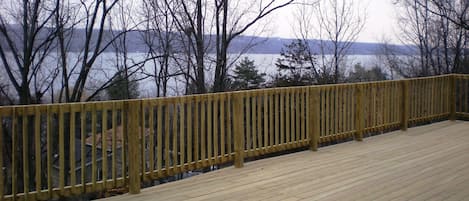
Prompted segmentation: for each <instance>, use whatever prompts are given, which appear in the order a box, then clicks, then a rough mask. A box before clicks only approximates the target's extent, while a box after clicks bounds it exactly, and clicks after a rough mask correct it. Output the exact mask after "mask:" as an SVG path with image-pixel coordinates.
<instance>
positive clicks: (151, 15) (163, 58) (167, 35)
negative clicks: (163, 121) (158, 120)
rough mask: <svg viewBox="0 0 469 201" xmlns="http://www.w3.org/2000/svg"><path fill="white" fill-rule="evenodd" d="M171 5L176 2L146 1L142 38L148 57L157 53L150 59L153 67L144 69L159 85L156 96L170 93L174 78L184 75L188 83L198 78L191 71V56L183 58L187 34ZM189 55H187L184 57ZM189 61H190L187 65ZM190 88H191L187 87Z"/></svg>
mask: <svg viewBox="0 0 469 201" xmlns="http://www.w3.org/2000/svg"><path fill="white" fill-rule="evenodd" d="M168 6H176V4H165V2H162V1H157V0H145V1H143V4H142V9H141V10H142V18H143V19H144V23H143V24H144V27H145V29H144V30H143V32H142V34H141V35H142V39H143V41H144V43H145V45H146V47H147V49H148V50H147V57H153V58H154V59H151V60H150V61H149V63H150V65H151V66H152V69H151V70H149V69H144V71H143V73H144V74H146V75H148V76H150V77H151V78H152V79H153V80H154V83H155V86H156V96H157V97H160V96H163V97H164V96H167V95H168V89H169V86H168V82H169V80H170V78H172V77H175V76H180V75H184V81H185V85H186V86H189V84H190V83H192V82H194V81H195V80H191V79H192V78H193V77H192V76H191V73H190V70H191V68H190V66H191V65H190V64H191V59H190V56H189V58H185V57H183V58H180V56H178V55H180V53H183V52H185V51H183V50H181V48H183V47H186V46H185V45H183V44H181V43H184V39H185V38H186V37H185V34H180V33H178V29H177V25H176V22H175V20H174V18H173V16H172V15H171V12H170V9H173V10H174V8H170V7H168ZM184 58H185V59H184ZM186 63H189V65H186ZM186 91H187V90H186Z"/></svg>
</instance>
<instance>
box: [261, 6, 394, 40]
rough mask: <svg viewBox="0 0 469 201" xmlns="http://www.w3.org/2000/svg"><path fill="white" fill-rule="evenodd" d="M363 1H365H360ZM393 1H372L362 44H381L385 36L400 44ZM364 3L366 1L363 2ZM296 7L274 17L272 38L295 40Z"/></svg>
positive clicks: (361, 38) (362, 35)
mask: <svg viewBox="0 0 469 201" xmlns="http://www.w3.org/2000/svg"><path fill="white" fill-rule="evenodd" d="M359 1H363V0H359ZM391 1H392V0H370V1H369V2H368V9H367V14H368V15H367V16H368V18H367V21H366V26H365V28H364V30H363V32H362V33H361V34H360V37H359V39H358V41H360V42H381V39H382V37H383V36H386V37H387V38H390V39H393V41H392V42H393V43H399V41H396V40H394V38H395V33H396V14H395V12H396V9H395V8H394V6H393V5H392V3H391ZM363 2H364V1H363ZM294 9H295V8H294V6H290V7H288V8H285V9H281V10H279V11H278V13H277V14H275V15H273V16H272V18H273V21H276V23H275V25H274V26H272V27H273V28H272V31H271V33H270V34H271V36H273V37H283V38H294V37H295V36H294V34H293V31H292V28H291V25H290V24H291V23H292V22H293V19H292V16H291V12H293V10H294Z"/></svg>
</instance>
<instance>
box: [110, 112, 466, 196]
mask: <svg viewBox="0 0 469 201" xmlns="http://www.w3.org/2000/svg"><path fill="white" fill-rule="evenodd" d="M244 165H245V166H244V168H239V169H237V168H234V167H229V168H225V169H221V170H218V171H214V172H210V173H207V174H203V175H199V176H194V177H191V178H188V179H184V180H180V181H176V182H172V183H167V184H163V185H159V186H156V187H152V188H146V189H142V192H141V193H140V194H137V195H128V194H126V195H121V196H116V197H111V198H107V199H106V200H108V201H130V200H132V201H146V200H223V201H225V200H466V199H468V198H469V190H468V189H469V122H462V121H454V122H450V121H445V122H440V123H435V124H431V125H427V126H421V127H414V128H409V129H408V131H406V132H402V131H395V132H391V133H386V134H383V135H378V136H374V137H369V138H365V139H364V141H363V142H355V141H352V142H347V143H342V144H337V145H333V146H327V147H322V148H320V149H319V151H317V152H312V151H303V152H298V153H293V154H288V155H283V156H279V157H273V158H268V159H263V160H258V161H254V162H246V163H245V164H244Z"/></svg>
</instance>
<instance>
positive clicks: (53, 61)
mask: <svg viewBox="0 0 469 201" xmlns="http://www.w3.org/2000/svg"><path fill="white" fill-rule="evenodd" d="M214 56H215V55H209V58H208V59H206V61H207V64H206V82H207V83H213V77H214V76H213V72H214V70H215V69H214V68H215V67H214V63H213V62H210V61H214V60H215V59H214ZM129 57H130V58H131V60H132V62H134V63H137V62H139V61H142V60H143V59H144V57H145V54H143V53H130V54H129ZM243 57H248V58H249V59H251V60H254V63H255V65H256V66H257V68H258V70H259V72H260V73H266V74H267V76H266V79H267V80H269V79H270V77H271V75H274V74H275V73H276V72H277V68H276V66H275V63H276V61H277V59H278V58H279V57H280V55H279V54H245V55H242V56H240V55H236V54H231V55H229V61H230V63H231V64H232V65H231V66H232V68H234V64H236V63H237V61H239V60H241V59H242V58H243ZM68 58H69V61H68V63H69V64H70V65H74V64H75V63H76V61H77V58H80V56H79V53H69V55H68ZM114 58H115V53H111V52H106V53H103V54H102V55H101V56H100V57H98V59H97V61H96V62H95V63H94V65H93V68H92V71H91V72H90V77H89V79H88V80H87V87H86V88H88V89H90V90H93V88H95V87H97V86H100V85H102V83H103V82H105V81H106V80H108V79H109V78H110V77H111V76H112V75H113V74H114V73H115V72H116V64H115V59H114ZM57 61H58V58H57V56H54V55H53V54H52V55H51V56H50V57H49V58H48V59H47V60H46V61H45V66H50V68H44V69H43V70H42V71H41V72H39V73H38V77H39V79H38V80H42V79H44V80H46V79H50V74H51V73H54V72H55V67H56V66H57ZM378 61H379V60H378V59H377V57H376V56H374V55H350V56H348V57H347V62H346V63H347V65H346V66H345V71H346V72H348V71H349V70H350V69H351V66H353V65H354V64H356V63H361V64H362V65H363V66H364V67H365V68H371V67H372V66H374V65H376V64H379V62H378ZM1 65H2V64H0V67H1ZM70 68H71V67H70ZM143 69H144V71H145V72H146V73H149V74H153V73H154V70H153V64H152V63H151V62H148V63H147V64H145V66H144V68H143ZM76 70H78V68H77V69H76ZM176 70H178V69H173V71H176ZM230 71H231V70H230ZM0 73H1V74H2V75H6V74H5V72H4V68H3V67H1V68H0ZM69 73H71V72H69ZM71 74H72V78H71V79H72V80H73V79H76V77H74V76H77V74H78V72H75V73H71ZM59 75H60V74H59ZM7 80H8V78H7V77H6V76H5V77H2V80H1V82H2V83H6V82H8V81H7ZM46 82H47V81H46ZM183 82H184V79H183V77H182V76H179V77H174V78H172V79H171V80H170V81H169V83H168V85H169V88H170V89H169V94H170V95H182V93H183V92H184V87H185V83H183ZM61 84H62V83H61V78H60V77H58V78H57V79H56V80H55V82H54V90H55V91H56V92H57V90H58V89H59V88H60V86H61ZM139 88H140V95H141V96H142V97H154V96H155V94H156V89H155V82H154V80H153V79H152V78H147V79H145V80H141V81H139ZM11 92H12V94H13V93H15V92H13V91H11Z"/></svg>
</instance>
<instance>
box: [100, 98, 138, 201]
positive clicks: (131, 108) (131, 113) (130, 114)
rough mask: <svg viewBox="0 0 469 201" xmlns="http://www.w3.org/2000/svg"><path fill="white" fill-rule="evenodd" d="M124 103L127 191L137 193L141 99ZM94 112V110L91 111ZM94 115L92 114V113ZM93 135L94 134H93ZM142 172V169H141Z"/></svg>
mask: <svg viewBox="0 0 469 201" xmlns="http://www.w3.org/2000/svg"><path fill="white" fill-rule="evenodd" d="M124 104H125V106H124V107H125V111H126V117H127V122H128V125H127V127H128V128H127V132H126V135H127V139H128V148H129V193H130V194H138V193H140V179H141V178H140V167H141V161H140V159H141V157H140V154H142V153H140V150H141V149H140V146H143V145H142V144H140V142H139V138H140V137H144V134H143V133H140V129H139V127H140V126H141V125H139V124H140V121H139V120H140V117H139V116H140V115H141V112H142V108H141V107H142V104H141V101H127V102H125V103H124ZM93 113H94V112H93ZM93 116H94V115H93ZM93 135H94V134H93ZM142 172H143V170H142Z"/></svg>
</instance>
